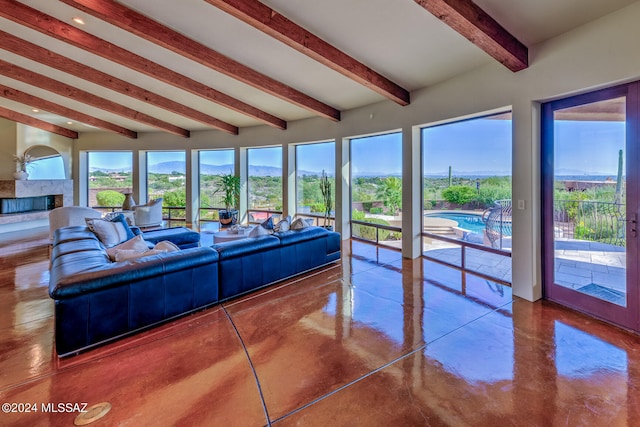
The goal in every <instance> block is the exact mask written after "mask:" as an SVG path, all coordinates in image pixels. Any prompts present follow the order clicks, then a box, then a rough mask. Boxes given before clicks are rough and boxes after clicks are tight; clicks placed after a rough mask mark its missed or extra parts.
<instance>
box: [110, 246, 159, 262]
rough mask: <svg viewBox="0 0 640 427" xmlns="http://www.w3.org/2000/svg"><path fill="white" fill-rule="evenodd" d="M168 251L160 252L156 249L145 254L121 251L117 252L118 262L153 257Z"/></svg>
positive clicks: (129, 250)
mask: <svg viewBox="0 0 640 427" xmlns="http://www.w3.org/2000/svg"><path fill="white" fill-rule="evenodd" d="M165 252H166V251H158V250H155V249H149V250H148V251H145V252H140V251H134V250H131V249H121V250H119V251H116V256H115V258H116V262H120V261H126V260H129V259H137V258H142V257H146V256H151V255H157V254H163V253H165Z"/></svg>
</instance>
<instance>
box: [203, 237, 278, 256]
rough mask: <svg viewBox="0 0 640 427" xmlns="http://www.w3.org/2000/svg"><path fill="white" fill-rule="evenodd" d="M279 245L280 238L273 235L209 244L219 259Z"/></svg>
mask: <svg viewBox="0 0 640 427" xmlns="http://www.w3.org/2000/svg"><path fill="white" fill-rule="evenodd" d="M278 246H280V240H278V239H277V238H275V237H274V236H260V237H250V238H248V239H241V240H233V241H231V242H225V243H218V244H216V245H213V246H211V247H212V248H213V249H215V250H216V251H218V253H219V254H220V260H223V259H229V258H236V257H239V256H243V255H246V254H251V253H254V252H258V251H264V250H266V249H270V248H277V247H278Z"/></svg>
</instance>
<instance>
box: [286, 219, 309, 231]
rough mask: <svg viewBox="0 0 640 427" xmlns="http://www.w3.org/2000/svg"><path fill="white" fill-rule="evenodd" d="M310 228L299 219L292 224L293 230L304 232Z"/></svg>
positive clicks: (305, 222)
mask: <svg viewBox="0 0 640 427" xmlns="http://www.w3.org/2000/svg"><path fill="white" fill-rule="evenodd" d="M307 227H309V224H307V221H305V220H304V219H302V218H297V219H295V220H294V221H293V222H292V223H291V227H290V228H291V230H302V229H303V228H307Z"/></svg>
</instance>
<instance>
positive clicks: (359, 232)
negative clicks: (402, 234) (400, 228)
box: [351, 209, 397, 241]
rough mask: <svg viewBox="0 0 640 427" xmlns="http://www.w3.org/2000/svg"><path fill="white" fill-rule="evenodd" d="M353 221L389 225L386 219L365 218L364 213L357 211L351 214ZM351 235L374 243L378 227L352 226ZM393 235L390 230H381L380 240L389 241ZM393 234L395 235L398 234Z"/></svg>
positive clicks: (379, 232)
mask: <svg viewBox="0 0 640 427" xmlns="http://www.w3.org/2000/svg"><path fill="white" fill-rule="evenodd" d="M351 219H353V220H355V221H365V222H370V223H371V224H380V225H389V223H388V222H387V221H385V220H384V219H378V218H365V217H364V212H360V211H359V210H357V209H356V210H354V211H353V212H352V213H351ZM351 233H352V234H353V236H354V237H360V238H361V239H366V240H372V241H375V240H376V227H369V226H366V225H361V224H351ZM391 234H392V233H391V232H390V231H389V230H379V231H378V240H387V239H388V238H389V237H390V236H391ZM393 234H394V235H395V234H397V233H393Z"/></svg>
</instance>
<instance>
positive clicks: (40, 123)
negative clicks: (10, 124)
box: [0, 107, 78, 139]
mask: <svg viewBox="0 0 640 427" xmlns="http://www.w3.org/2000/svg"><path fill="white" fill-rule="evenodd" d="M0 117H2V118H4V119H7V120H11V121H14V122H18V123H22V124H23V125H27V126H31V127H34V128H38V129H42V130H46V131H47V132H51V133H55V134H56V135H61V136H64V137H67V138H71V139H78V132H75V131H72V130H71V129H67V128H63V127H62V126H58V125H54V124H53V123H49V122H45V121H44V120H40V119H36V118H34V117H31V116H27V115H26V114H22V113H18V112H17V111H13V110H10V109H8V108H5V107H0Z"/></svg>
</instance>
